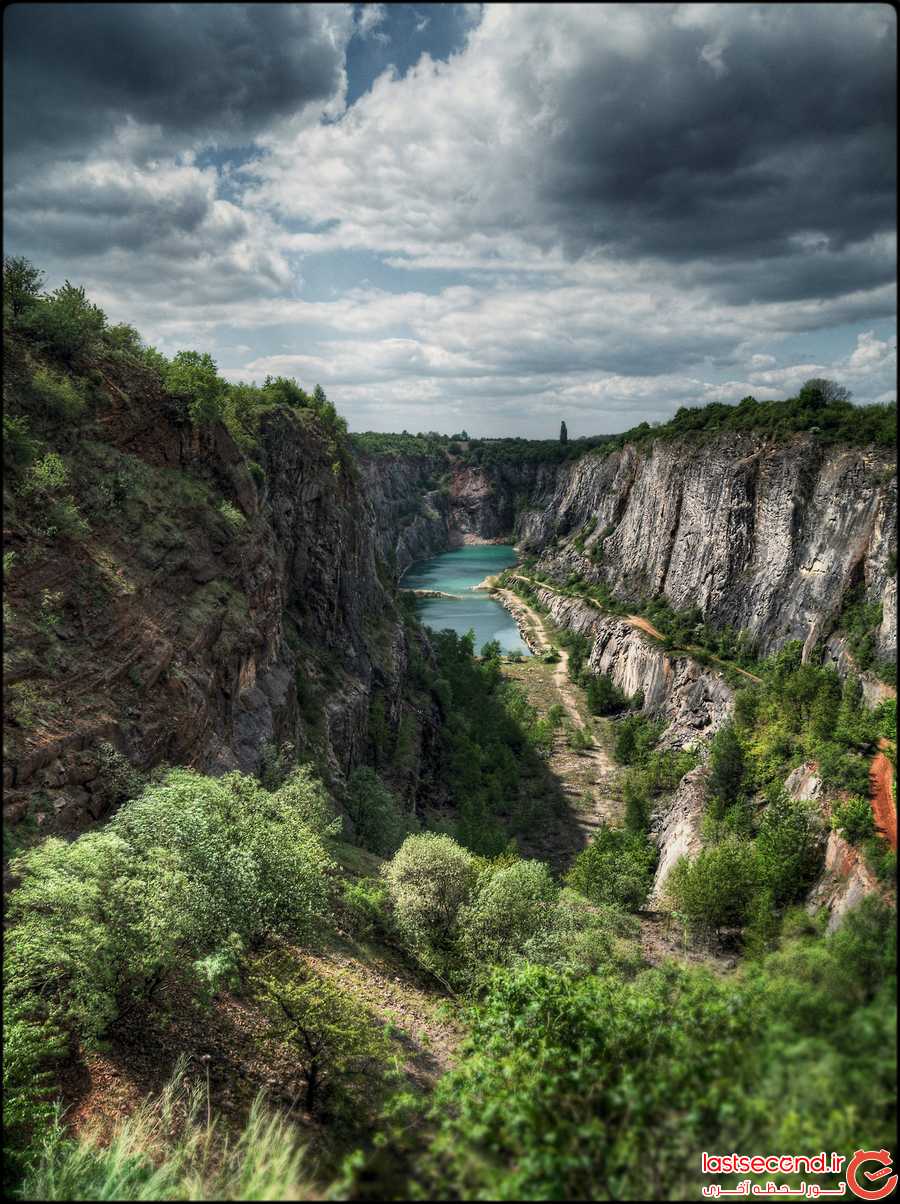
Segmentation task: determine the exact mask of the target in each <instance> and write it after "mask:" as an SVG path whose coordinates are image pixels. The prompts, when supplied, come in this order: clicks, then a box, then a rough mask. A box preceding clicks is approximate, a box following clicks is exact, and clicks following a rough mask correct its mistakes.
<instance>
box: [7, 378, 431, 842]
mask: <svg viewBox="0 0 900 1204" xmlns="http://www.w3.org/2000/svg"><path fill="white" fill-rule="evenodd" d="M15 367H16V362H14V363H13V369H14V370H13V371H12V372H10V373H8V380H7V388H8V390H9V393H10V394H11V396H9V397H8V401H9V403H10V405H11V406H12V407H14V406H15V396H14V394H15V391H16V390H17V389H28V388H29V383H28V382H29V379H30V377H31V375H32V374H33V371H34V364H29V363H28V362H27V360H26V359H22V360H21V362H19V367H20V369H21V371H20V372H19V373H18V374H17V373H16V371H15ZM96 371H97V373H98V374H99V376H100V378H101V383H100V385H99V387H98V388H97V389H96V390H95V394H94V395H92V396H91V398H90V401H89V404H88V406H87V408H86V410H85V411H84V412H83V413H82V414H81V415H79V416H78V418H77V421H69V422H67V423H55V422H52V421H48V422H47V423H45V424H44V426H43V428H42V430H41V434H42V436H43V438H44V439H45V440H46V442H45V444H44V454H43V455H42V456H41V457H40V458H38V459H37V460H36V461H35V462H33V463H32V464H31V465H29V466H28V467H27V468H25V469H23V470H21V471H18V472H16V473H12V474H9V476H8V480H7V487H6V530H5V547H6V560H5V568H6V569H7V572H6V578H7V581H6V587H7V588H6V603H7V614H6V619H7V622H6V629H7V630H6V636H7V638H6V645H5V690H6V707H5V728H4V740H5V753H6V756H5V764H4V783H5V786H6V791H5V795H6V797H5V812H4V814H5V817H6V819H7V820H19V819H22V818H25V817H29V818H30V819H32V820H33V821H37V822H38V823H39V824H40V825H41V827H42V829H43V830H47V826H48V825H49V826H58V827H60V828H62V829H64V830H70V829H73V828H77V827H80V826H82V825H83V824H84V823H86V822H89V821H91V820H95V819H97V818H99V817H101V816H102V815H103V814H105V813H106V812H108V810H109V809H110V808H111V807H113V806H115V804H116V803H117V802H118V801H119V800H120V798H121V797H124V795H125V794H126V793H127V791H128V789H129V788H132V789H133V787H134V784H135V781H136V779H135V777H134V771H138V772H139V773H143V774H146V772H148V771H149V770H151V769H152V768H153V767H154V766H157V765H159V764H161V763H164V762H165V763H171V764H186V765H190V766H193V767H195V768H197V769H200V770H204V771H210V772H214V773H220V772H224V771H227V770H229V769H232V768H235V769H236V768H240V769H242V770H244V771H255V770H257V769H258V768H259V766H260V764H261V759H262V758H264V757H265V756H270V755H272V753H273V751H274V749H275V747H276V746H277V745H279V744H280V743H282V742H284V741H290V742H292V743H293V744H295V746H296V747H297V749H298V751H300V752H301V753H302V754H303V755H304V757H306V758H312V759H314V760H315V761H316V762H317V764H318V766H319V768H320V771H321V772H323V773H325V774H326V776H327V777H328V778H330V779H332V780H335V781H340V780H341V779H342V778H343V777H344V775H346V773H347V772H348V771H349V770H350V769H351V768H352V767H353V766H354V765H356V764H358V763H359V762H360V761H361V760H362V759H364V757H365V756H366V746H367V740H368V724H369V708H370V704H371V702H372V699H373V696H377V697H379V699H380V705H381V708H382V709H383V713H384V717H385V718H384V722H385V724H386V727H387V731H388V732H389V733H390V732H391V731H394V732H395V731H396V730H397V728H398V726H399V724H400V722H401V720H402V719H403V717H404V716H405V715H406V716H409V720H408V723H407V727H410V726H411V727H412V730H413V732H414V733H415V740H414V744H415V747H416V750H417V751H416V765H415V766H414V767H413V772H412V773H411V775H410V779H409V781H405V782H404V786H405V787H407V788H408V789H409V790H411V791H413V792H414V791H415V788H416V782H417V779H418V765H419V762H420V761H421V760H422V755H421V748H422V741H424V742H425V743H426V744H427V741H428V739H429V730H430V726H431V725H433V720H434V716H433V713H432V706H431V703H430V701H429V700H428V699H427V697H426V698H424V699H422V698H419V699H413V698H412V695H411V692H410V688H409V686H408V684H407V678H408V673H407V666H408V662H409V658H410V647H411V645H410V641H411V640H413V641H414V642H415V641H416V640H417V639H418V637H416V636H414V635H411V631H412V630H413V629H411V628H410V627H409V626H408V624H405V623H404V621H403V617H402V615H401V614H400V612H399V611H398V610H397V608H396V603H395V596H394V594H393V588H392V584H391V581H390V578H389V576H388V575H387V574H386V573H385V571H384V569H383V567H381V568H380V566H379V561H378V555H377V540H376V538H375V518H374V513H373V509H372V506H371V504H370V502H369V500H368V497H367V493H366V490H365V488H364V486H363V485H362V483H361V482H360V480H359V478H358V474H357V472H356V470H355V465H354V462H353V459H352V457H350V456H349V455H347V456H345V457H344V458H343V459H340V460H337V461H336V459H335V445H334V438H333V434H332V433H331V432H329V431H328V430H326V429H324V427H323V425H322V423H321V422H320V421H319V420H318V419H317V417H316V416H315V415H314V414H312V413H309V412H305V411H303V410H295V409H288V408H286V407H284V408H275V409H273V410H271V411H270V412H269V413H267V414H266V415H265V416H264V417H263V420H262V423H261V427H260V434H259V464H258V465H255V466H254V474H251V472H250V470H249V466H248V462H247V460H246V458H245V456H244V455H243V454H242V453H241V451H240V450H239V449H238V447H237V446H236V445H235V443H234V441H233V440H232V438H231V436H230V435H229V434H228V432H227V431H226V429H225V428H224V427H223V426H221V425H220V424H218V423H216V424H213V425H210V426H200V427H198V426H193V425H191V424H190V423H188V422H186V421H185V420H184V419H182V418H180V417H179V416H178V414H177V413H176V412H174V410H173V406H172V403H171V399H170V398H167V396H166V395H165V394H164V392H162V390H161V389H160V387H159V383H158V378H156V377H154V376H153V374H151V373H145V374H141V373H139V372H138V371H137V370H136V368H135V366H134V364H130V365H129V366H128V367H127V368H124V367H122V366H121V365H116V364H115V363H104V364H101V365H100V366H98V368H97V369H96ZM54 472H55V474H56V475H55V476H54V475H53V473H54ZM424 651H425V653H426V655H427V646H424Z"/></svg>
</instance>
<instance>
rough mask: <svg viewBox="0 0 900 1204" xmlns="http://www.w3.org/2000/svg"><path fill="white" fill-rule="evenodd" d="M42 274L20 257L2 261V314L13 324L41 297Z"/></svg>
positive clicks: (9, 257) (14, 256)
mask: <svg viewBox="0 0 900 1204" xmlns="http://www.w3.org/2000/svg"><path fill="white" fill-rule="evenodd" d="M43 281H44V273H43V272H41V271H39V270H38V269H37V268H36V267H35V266H34V264H32V263H30V262H29V261H28V260H27V259H25V258H24V257H23V256H21V255H13V256H7V257H6V258H4V260H3V312H4V315H5V316H6V317H7V318H9V319H11V320H12V322H13V323H15V322H16V321H17V319H19V318H21V317H22V315H23V314H25V313H26V312H27V311H28V310H30V309H32V308H33V307H34V305H35V304H36V302H37V300H38V298H39V297H40V295H41V285H42V284H43Z"/></svg>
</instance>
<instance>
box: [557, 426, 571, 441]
mask: <svg viewBox="0 0 900 1204" xmlns="http://www.w3.org/2000/svg"><path fill="white" fill-rule="evenodd" d="M559 441H560V443H568V442H569V432H568V431H567V430H566V424H565V423H564V422H561V423H560V424H559Z"/></svg>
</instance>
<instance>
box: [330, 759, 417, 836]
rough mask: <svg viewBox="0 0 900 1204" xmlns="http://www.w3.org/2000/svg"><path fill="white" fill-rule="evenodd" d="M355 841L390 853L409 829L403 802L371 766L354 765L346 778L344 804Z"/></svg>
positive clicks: (408, 819) (408, 820)
mask: <svg viewBox="0 0 900 1204" xmlns="http://www.w3.org/2000/svg"><path fill="white" fill-rule="evenodd" d="M344 805H345V806H346V808H347V814H348V815H349V817H350V819H351V820H352V822H353V834H354V840H355V842H356V844H358V845H362V847H363V848H365V849H369V851H370V852H372V853H378V854H379V855H380V856H383V857H389V856H390V855H391V854H392V853H395V852H396V851H397V849H398V848H399V847H400V845H401V844H402V843H403V840H404V838H405V837H406V835H407V834H408V832H409V829H410V818H409V817H408V816H407V815H406V814H405V813H404V811H403V808H402V805H401V803H400V801H399V799H398V798H397V796H396V795H395V794H394V793H393V791H391V790H389V789H388V787H387V786H385V784H384V782H382V780H381V778H379V777H378V775H377V774H376V773H375V771H374V770H372V769H363V768H360V769H354V771H353V773H352V774H351V775H350V778H349V780H348V782H347V795H346V799H345V804H344Z"/></svg>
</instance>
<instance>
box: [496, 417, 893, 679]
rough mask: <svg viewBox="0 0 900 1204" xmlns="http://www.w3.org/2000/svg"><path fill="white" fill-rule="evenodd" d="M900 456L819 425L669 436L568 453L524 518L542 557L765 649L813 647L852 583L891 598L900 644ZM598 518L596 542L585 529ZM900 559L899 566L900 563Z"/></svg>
mask: <svg viewBox="0 0 900 1204" xmlns="http://www.w3.org/2000/svg"><path fill="white" fill-rule="evenodd" d="M896 516H897V476H896V460H895V459H894V458H893V457H891V456H890V455H889V454H888V453H885V452H872V451H866V450H862V449H846V448H828V447H824V446H822V445H821V444H818V443H816V442H815V440H814V439H813V438H812V437H811V436H808V435H798V436H794V437H793V438H791V439H789V440H787V441H782V442H773V441H771V440H766V439H763V438H761V437H756V436H741V437H735V436H729V437H727V438H726V437H724V436H722V437H718V438H710V439H708V440H706V441H704V442H699V441H695V440H684V439H682V440H679V441H673V442H666V443H663V442H657V443H655V444H652V445H650V446H649V447H648V448H646V449H642V450H637V449H635V448H634V447H625V448H624V449H623V450H622V451H619V452H615V453H613V454H611V455H607V456H603V457H601V456H594V455H588V456H584V457H583V458H582V459H580V460H577V461H575V462H574V463H571V464H568V465H564V466H563V467H561V468H560V470H559V471H558V473H557V476H556V482H555V489H554V491H553V494H552V496H551V495H550V494H549V491H547V490H545V491H544V492H543V493H542V494H541V496H540V497H539V498H533V499H532V505H531V508H529V509H527V510H525V511H523V512H522V513H521V514H520V516H519V519H518V522H517V528H516V531H517V535H518V536H519V538H520V539H521V540H522V543H523V545H524V546H525V547H528V548H531V549H532V550H534V551H536V552H538V553H539V554H540V556H541V567H545V568H547V569H549V570H550V571H552V572H555V573H556V574H559V575H568V574H569V573H571V572H579V573H581V574H582V575H583V576H584V577H585V578H586V579H587V580H589V581H605V582H606V584H607V585H609V586H610V588H612V589H613V590H614V591H616V592H618V593H619V594H621V595H622V596H626V597H635V596H640V595H655V594H664V595H665V596H666V598H667V599H668V600H669V602H670V603H671V604H672V606H674V607H675V608H676V609H681V608H685V607H689V606H694V605H696V606H699V607H700V609H701V610H702V612H703V614H704V617H705V618H707V619H708V620H710V621H711V622H713V623H714V624H716V625H719V626H724V625H725V624H728V625H730V626H732V627H734V628H736V629H746V630H747V631H749V632H750V633H751V634H752V635H753V636H754V637H755V638H756V639H757V640H758V641H759V643H760V646H761V647H762V649H763V650H765V651H769V650H771V649H774V648H777V647H779V646H780V645H781V644H783V643H784V642H785V641H786V640H789V639H799V640H802V641H804V644H805V645H806V647H807V648H811V647H812V646H813V644H815V643H816V641H818V640H820V639H822V638H824V637H825V636H827V635H828V634H829V631H830V629H831V628H832V626H833V625H834V624H836V623H837V622H838V620H839V616H840V612H841V608H842V605H843V603H844V601H845V599H846V597H847V595H848V593H849V592H850V590H851V589H852V588H853V587H854V586H856V585H858V584H862V585H863V587H864V591H865V596H866V598H867V599H869V600H871V601H878V602H882V603H883V606H884V614H885V622H884V623H882V625H881V627H880V628H879V632H878V652H879V654H880V655H881V656H882V657H884V658H890V657H893V656H896V633H895V629H894V625H893V624H892V623H891V622H890V616H891V614H892V613H893V608H895V607H896V578H895V577H891V576H889V562H890V560H891V554H892V552H895V551H896V542H895V541H896V535H895V528H896ZM586 523H587V524H590V523H593V524H594V528H593V530H592V531H591V532H590V533H589V534H588V535H587V536H586V537H585V538H584V540H583V545H584V546H583V548H582V549H580V550H579V548H578V547H576V546H575V542H574V541H575V539H576V538H577V536H578V533H579V531H581V529H582V528H583V527H584V525H585V524H586ZM894 571H895V570H894Z"/></svg>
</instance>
